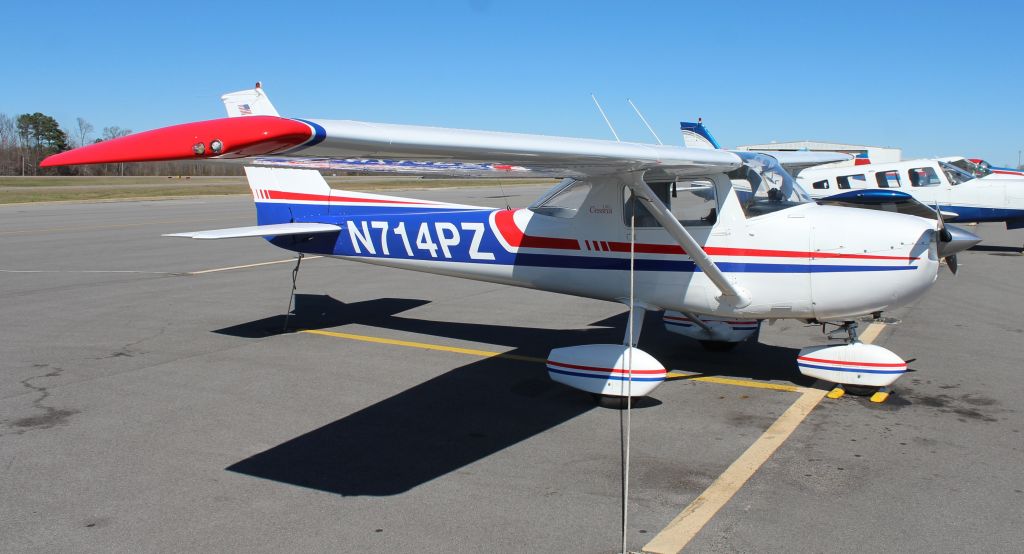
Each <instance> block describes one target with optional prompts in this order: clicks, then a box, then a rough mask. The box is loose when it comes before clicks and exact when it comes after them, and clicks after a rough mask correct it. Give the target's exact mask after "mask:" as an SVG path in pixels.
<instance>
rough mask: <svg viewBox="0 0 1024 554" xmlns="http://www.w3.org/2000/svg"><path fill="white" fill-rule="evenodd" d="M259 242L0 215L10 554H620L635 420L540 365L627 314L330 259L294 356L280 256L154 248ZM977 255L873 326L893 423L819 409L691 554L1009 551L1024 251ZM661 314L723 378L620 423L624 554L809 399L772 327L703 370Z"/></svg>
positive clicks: (997, 233)
mask: <svg viewBox="0 0 1024 554" xmlns="http://www.w3.org/2000/svg"><path fill="white" fill-rule="evenodd" d="M541 190H542V189H540V188H537V187H511V188H506V189H505V190H504V192H505V193H508V194H510V195H511V196H510V198H508V200H507V201H508V202H509V203H510V204H511V205H512V206H513V207H523V206H525V205H527V204H528V203H529V202H530V201H532V200H533V198H535V197H536V196H537V195H538V194H539V192H540V191H541ZM402 194H403V195H406V196H414V197H420V198H426V199H432V200H453V201H459V202H463V203H470V204H482V205H493V206H504V205H505V203H506V199H505V198H502V194H503V193H502V191H500V190H497V189H491V188H487V189H441V190H429V191H428V190H422V191H409V192H405V193H402ZM253 220H254V215H253V208H252V205H251V200H250V199H248V198H244V197H218V198H210V197H207V198H202V199H184V200H167V201H140V202H109V203H90V204H48V205H16V206H0V468H3V470H2V473H0V475H2V477H0V537H2V539H0V550H2V551H11V552H26V551H28V552H54V551H61V552H169V551H175V552H179V551H219V552H253V551H258V552H272V551H302V552H307V551H308V552H357V551H378V552H413V551H415V552H524V551H549V552H614V551H616V550H617V549H618V548H619V543H620V535H619V534H620V524H621V511H620V502H621V500H620V498H621V496H620V495H621V488H622V479H621V462H622V451H621V441H620V439H621V436H622V435H621V433H622V425H623V421H624V420H623V417H624V414H623V412H621V411H619V410H616V409H612V408H609V407H601V406H597V405H595V403H594V402H593V401H592V399H591V398H590V397H589V396H587V395H584V394H582V393H579V392H578V391H574V390H571V389H567V388H565V387H562V386H560V385H557V384H554V383H552V382H550V381H549V380H548V378H547V375H546V371H545V368H544V366H543V364H542V363H538V362H537V361H536V359H538V358H540V359H542V358H543V357H544V356H545V355H546V354H547V352H548V351H549V350H550V349H551V348H553V347H558V346H568V345H575V344H587V343H600V342H619V341H621V339H622V334H623V330H624V326H625V320H626V319H625V314H624V310H623V308H622V307H621V306H619V305H616V304H612V303H605V302H598V301H593V300H585V299H578V298H573V297H568V296H559V295H554V294H549V293H544V292H537V291H530V290H525V289H515V288H511V287H505V286H500V285H492V284H487V283H478V282H473V281H464V280H458V279H452V278H447V277H439V276H432V275H425V274H417V273H411V272H404V271H400V270H394V269H387V268H380V267H375V266H369V265H363V264H358V263H353V262H347V261H340V260H334V259H326V258H320V259H309V260H307V261H304V262H303V264H302V269H301V272H300V273H299V278H298V296H297V306H296V309H295V312H294V315H293V316H291V318H290V321H289V327H290V328H291V329H293V330H291V331H288V332H283V331H282V329H283V328H284V324H285V321H284V318H285V316H284V314H285V312H286V309H287V304H288V299H289V291H290V287H291V272H292V267H293V263H292V261H291V260H289V253H288V252H285V251H282V250H278V249H276V248H274V247H273V246H271V245H269V244H267V243H266V242H265V241H263V240H262V239H239V240H225V241H190V240H185V239H171V238H163V237H161V236H160V234H161V233H171V232H181V231H190V230H200V229H212V228H220V227H232V226H242V225H251V224H252V223H253ZM974 229H975V230H976V231H977V232H978V234H980V235H981V236H983V237H984V238H985V239H986V240H985V242H984V243H982V245H980V246H979V247H976V248H975V249H974V250H972V251H969V252H965V253H962V254H961V255H960V273H959V275H958V276H956V277H954V276H952V275H950V274H949V273H948V272H947V271H945V270H943V272H942V274H941V275H940V278H939V282H938V283H937V285H936V286H935V287H933V289H932V291H931V292H930V293H929V294H928V295H926V296H925V297H924V298H923V299H921V300H920V301H918V302H917V303H916V304H914V305H912V306H910V307H908V308H905V309H901V310H898V311H897V312H894V313H892V314H886V316H887V317H891V318H893V319H895V320H898V322H894V323H892V324H890V325H887V326H886V327H885V330H884V331H883V332H882V333H881V335H880V336H879V337H878V338H877V339H876V341H875V342H876V343H877V344H882V345H884V346H886V347H888V348H890V349H892V350H894V351H895V352H897V353H898V354H900V355H901V356H903V357H904V358H915V361H914V362H913V363H911V368H912V369H913V370H914V372H913V373H911V374H909V375H907V376H905V377H903V378H902V379H901V380H900V381H898V382H897V383H896V387H895V389H896V392H895V394H894V395H893V397H891V398H890V399H889V401H888V402H887V403H885V404H882V405H876V404H871V403H869V402H868V401H867V399H865V398H863V397H856V396H851V395H847V396H846V397H844V398H842V399H839V400H830V399H825V400H823V401H821V403H820V404H817V405H816V407H814V409H813V411H812V412H811V413H810V414H809V415H808V416H807V417H806V418H805V419H801V420H799V421H798V424H796V425H795V429H794V430H792V435H790V436H789V438H788V439H787V440H785V442H784V443H782V444H781V446H780V447H779V448H778V450H777V451H775V452H774V454H772V455H771V456H770V457H769V458H768V460H767V462H766V463H764V465H763V466H760V467H759V468H758V469H757V471H756V472H755V473H754V474H753V477H751V478H750V480H749V481H747V482H746V483H745V484H742V486H741V487H738V489H737V491H736V492H735V495H734V496H732V497H730V499H729V500H728V501H727V502H726V503H725V505H724V507H723V508H722V509H721V510H719V511H717V512H715V513H714V514H713V517H711V518H710V520H709V522H708V523H707V525H706V526H704V527H703V528H702V529H700V530H699V532H697V533H696V535H695V536H694V537H693V538H692V540H691V541H690V542H689V545H688V546H687V551H692V552H790V551H799V552H822V551H839V552H855V551H857V552H859V551H870V550H876V551H936V552H963V551H979V552H980V551H985V552H1007V551H1019V549H1020V544H1021V531H1020V529H1021V526H1022V523H1024V521H1022V520H1024V516H1022V513H1024V511H1022V510H1021V506H1022V505H1024V492H1022V490H1024V471H1022V469H1024V468H1022V465H1024V462H1022V459H1024V458H1022V453H1021V447H1022V444H1024V440H1022V437H1021V434H1020V432H1021V429H1022V427H1024V416H1022V414H1021V411H1020V409H1019V407H1018V402H1019V399H1020V397H1021V396H1022V394H1024V374H1022V372H1021V366H1022V363H1021V361H1022V357H1024V356H1022V355H1024V346H1022V339H1024V323H1021V313H1022V312H1024V310H1022V308H1024V299H1022V295H1021V291H1022V290H1024V284H1022V281H1021V277H1024V271H1022V268H1021V265H1022V264H1024V256H1021V254H1020V247H1021V245H1022V243H1024V232H1021V231H1006V230H1005V229H1003V227H1002V226H1001V225H981V226H979V227H977V228H974ZM277 262H281V263H277ZM254 264H263V265H254ZM239 266H243V267H239ZM225 268H233V269H225ZM658 316H660V314H649V315H648V317H649V319H648V320H647V324H646V325H645V327H644V334H643V337H642V339H641V343H640V346H641V347H642V348H644V349H645V350H647V351H648V352H650V353H651V354H653V355H654V356H655V357H656V358H658V359H659V360H661V361H662V362H664V363H665V364H666V367H669V368H674V369H678V370H681V371H685V372H696V373H701V374H705V375H710V376H715V377H717V378H718V379H717V380H715V379H711V380H694V379H681V380H675V381H670V382H668V383H665V384H664V385H662V386H661V387H660V388H659V389H657V390H656V391H655V392H654V394H653V395H652V398H651V399H649V400H646V401H644V402H641V403H640V405H639V406H638V407H637V408H636V409H635V410H634V411H633V412H632V430H633V433H632V435H633V436H632V462H631V463H632V468H631V481H630V512H629V522H630V525H629V535H628V544H629V547H630V549H632V550H637V551H638V550H641V549H642V548H643V547H644V546H645V545H646V544H648V541H650V540H651V539H652V538H653V537H654V536H655V535H657V534H658V533H660V532H661V531H662V530H663V529H665V527H666V526H667V525H668V524H669V522H670V521H672V520H673V518H675V517H676V516H677V515H678V514H679V513H680V512H681V511H683V509H684V508H686V507H687V506H688V505H690V504H691V502H693V501H694V500H695V499H697V498H698V497H700V496H701V495H702V493H703V492H704V491H705V490H706V489H708V487H709V485H711V484H712V483H713V482H715V480H716V479H718V478H719V476H720V475H722V474H723V472H724V471H725V470H726V469H727V468H729V466H730V465H731V464H733V462H734V461H736V460H737V459H738V458H739V457H740V456H741V455H744V452H745V451H747V449H748V448H751V447H752V445H756V444H759V443H760V441H761V440H763V437H764V436H765V435H766V433H765V431H766V429H768V428H769V426H772V425H773V423H775V422H776V421H777V420H778V419H779V417H780V416H781V415H782V414H783V413H784V412H786V411H787V409H788V408H789V407H790V406H791V405H793V403H794V401H796V400H797V398H798V397H800V394H801V393H800V392H794V391H795V390H796V389H798V388H799V387H810V386H812V385H813V383H812V382H810V381H808V380H805V379H803V378H802V377H800V376H799V374H798V373H797V372H796V369H795V363H794V358H795V356H796V351H797V349H799V348H800V347H802V346H808V345H812V344H820V343H822V342H823V339H822V337H821V334H820V329H819V328H818V327H814V326H806V325H803V324H800V323H796V322H780V323H778V324H776V325H773V326H765V328H764V330H763V332H762V335H761V341H760V342H759V343H745V344H742V345H740V346H739V347H738V348H737V349H735V350H734V351H733V352H729V353H710V352H706V351H704V350H702V349H701V348H700V347H699V346H698V345H697V344H696V343H694V342H692V341H689V340H687V339H683V338H681V337H677V336H675V335H670V334H668V333H666V332H665V331H664V330H663V329H662V327H661V325H660V323H659V322H658V320H657V317H658ZM294 329H306V330H310V331H316V332H295V331H294ZM492 353H504V354H506V356H504V357H501V356H493V355H491V354H492ZM766 385H767V387H766ZM773 385H778V387H776V388H771V386H773ZM786 388H789V389H793V390H779V389H786ZM799 390H807V389H804V388H800V389H799Z"/></svg>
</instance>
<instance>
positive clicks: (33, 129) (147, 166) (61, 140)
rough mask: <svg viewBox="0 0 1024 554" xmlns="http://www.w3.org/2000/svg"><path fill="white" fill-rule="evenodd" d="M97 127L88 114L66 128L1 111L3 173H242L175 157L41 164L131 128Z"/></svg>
mask: <svg viewBox="0 0 1024 554" xmlns="http://www.w3.org/2000/svg"><path fill="white" fill-rule="evenodd" d="M95 130H96V129H95V127H93V125H92V123H89V121H87V120H86V119H85V118H82V117H79V118H76V120H75V127H74V128H72V129H65V128H63V127H61V125H60V124H59V123H58V122H57V120H56V119H54V118H53V117H51V116H49V115H46V114H44V113H40V112H36V113H31V114H29V113H24V114H20V115H18V116H16V117H11V116H9V115H7V114H5V113H0V176H2V175H25V176H34V175H95V176H112V175H124V176H141V175H171V176H173V175H187V176H209V175H241V174H242V168H241V167H239V166H235V165H229V164H216V163H201V162H198V161H187V160H186V161H175V162H156V163H144V164H143V163H123V164H122V163H116V164H96V165H83V166H75V167H51V168H41V167H39V162H41V161H42V160H43V159H44V158H46V157H47V156H50V155H53V154H57V153H58V152H64V151H65V150H70V149H72V148H77V147H79V146H83V145H86V144H93V143H97V142H103V141H105V140H111V139H115V138H118V137H123V136H126V135H130V134H131V133H132V130H131V129H123V128H121V127H116V126H115V127H104V128H103V130H102V131H101V132H100V133H99V134H98V135H96V134H95Z"/></svg>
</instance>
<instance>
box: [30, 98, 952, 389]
mask: <svg viewBox="0 0 1024 554" xmlns="http://www.w3.org/2000/svg"><path fill="white" fill-rule="evenodd" d="M223 100H224V103H225V105H226V107H227V110H228V114H229V116H231V117H229V118H226V119H217V120H211V121H201V122H196V123H187V124H184V125H177V126H173V127H166V128H162V129H156V130H153V131H147V132H143V133H138V134H135V135H129V136H126V137H122V138H118V139H114V140H110V141H106V142H102V143H98V144H93V145H89V146H85V147H82V148H78V149H75V150H71V151H68V152H63V153H60V154H56V155H54V156H51V157H49V158H47V159H46V160H44V161H43V163H42V164H41V165H42V166H59V165H72V164H90V163H110V162H135V161H156V160H181V159H195V160H237V161H238V162H240V163H243V164H245V172H246V176H247V178H248V181H249V185H250V187H251V189H252V193H253V196H254V198H255V202H256V218H257V225H255V226H252V227H241V228H234V229H219V230H213V231H198V232H192V233H180V234H177V235H174V236H183V237H191V238H197V239H219V238H233V237H253V236H264V237H267V240H269V241H270V242H271V243H273V244H274V245H276V246H279V247H281V248H284V249H287V250H292V251H295V252H300V253H306V254H320V255H325V256H333V257H338V258H342V259H347V260H356V261H361V262H368V263H373V264H378V265H383V266H391V267H398V268H403V269H412V270H416V271H424V272H429V273H437V274H443V275H450V276H455V277H464V278H468V279H476V280H481V281H490V282H495V283H504V284H508V285H515V286H521V287H530V288H536V289H543V290H548V291H554V292H560V293H565V294H571V295H576V296H583V297H590V298H598V299H603V300H609V301H613V302H621V303H624V304H626V305H627V306H630V307H631V308H632V310H634V313H635V315H634V316H633V317H631V318H630V328H629V329H627V331H626V334H625V338H624V340H623V343H624V344H622V345H608V344H598V345H586V346H575V347H569V348H559V349H555V350H552V352H551V354H550V355H549V358H548V369H549V373H550V376H551V378H552V379H554V380H555V381H559V382H561V383H564V384H566V385H569V386H572V387H575V388H578V389H581V390H584V391H588V392H591V393H596V394H600V395H610V396H642V395H646V394H648V393H650V392H651V391H652V390H653V389H654V388H655V387H656V386H658V385H659V384H660V383H661V382H663V381H664V380H665V377H666V370H665V368H664V366H663V365H662V364H661V363H659V362H658V361H657V360H655V359H654V358H653V357H652V356H650V355H648V354H646V353H645V352H643V351H641V350H639V349H637V348H635V346H636V344H637V342H638V340H639V335H640V323H642V321H643V314H644V312H645V310H656V309H664V310H668V312H667V315H666V322H667V323H669V324H671V325H674V326H680V327H681V326H686V325H689V326H692V327H694V328H695V330H694V331H692V333H691V336H695V337H697V338H703V339H706V340H711V341H728V340H732V336H731V335H730V333H733V331H734V329H733V325H735V324H736V322H737V321H739V322H740V323H743V324H744V325H743V326H745V327H746V328H748V329H740V331H741V332H743V333H748V334H749V332H750V331H749V328H755V329H756V326H757V325H759V323H760V321H762V320H765V319H782V318H791V319H800V320H808V321H820V322H824V321H837V322H844V327H843V328H844V329H845V330H847V331H848V338H849V342H848V343H846V344H843V345H839V346H831V347H826V346H817V347H811V348H807V349H804V350H802V351H801V352H800V355H799V358H798V365H799V368H800V371H801V372H803V373H804V374H806V375H809V376H813V377H817V378H822V379H825V380H828V381H832V382H836V383H853V384H859V385H865V386H870V387H885V386H888V385H890V384H891V383H892V382H893V381H895V380H896V379H897V378H898V377H899V376H900V375H902V374H903V373H904V372H906V370H907V364H906V362H904V361H903V360H902V359H901V358H900V357H899V356H897V355H896V354H894V353H892V352H890V351H889V350H886V349H884V348H882V347H880V346H875V345H868V344H863V343H860V342H858V341H857V339H856V333H855V323H853V320H854V319H855V318H857V317H859V316H863V315H866V314H878V313H880V312H882V311H885V310H889V309H891V308H894V307H897V306H901V305H904V304H906V303H908V302H911V301H913V300H914V299H916V298H917V297H919V296H920V295H921V294H923V293H924V292H925V291H926V290H928V288H929V287H930V286H931V285H932V283H934V282H935V280H936V277H937V271H938V267H939V258H940V256H945V255H949V254H951V253H952V251H951V250H955V249H957V248H961V247H962V246H963V245H961V244H959V243H955V242H944V241H943V234H942V233H941V232H940V227H937V222H936V221H935V220H929V219H925V218H921V217H916V216H911V215H906V214H901V213H889V212H885V211H867V210H861V209H849V208H845V207H838V206H821V205H818V204H816V203H814V202H812V201H811V200H810V198H809V197H808V196H807V194H806V192H805V191H804V190H802V189H801V187H800V185H798V184H797V183H796V181H795V180H794V179H793V178H792V177H791V176H790V175H789V174H788V173H787V172H786V171H785V170H783V168H782V167H781V166H780V163H779V162H780V161H782V162H784V163H787V164H793V165H796V166H801V165H802V166H809V165H814V164H818V163H826V162H830V161H836V160H839V159H842V155H838V156H837V155H835V154H820V153H807V152H794V153H788V154H786V155H780V156H777V157H772V156H767V155H764V154H757V153H749V152H729V151H723V150H702V149H695V148H684V147H676V146H661V145H658V146H655V145H648V144H638V143H626V142H612V141H604V140H591V139H576V138H561V137H550V136H539V135H526V134H512V133H497V132H487V131H470V130H457V129H444V128H434V127H416V126H407V125H391V124H377V123H363V122H357V121H336V120H306V119H289V118H283V117H279V116H278V114H277V111H276V110H275V109H274V107H273V105H271V103H270V101H269V99H268V98H267V96H266V94H265V92H264V91H263V90H262V89H261V88H260V86H259V85H258V84H257V87H256V88H255V89H253V90H246V91H241V92H235V93H230V94H227V95H225V96H224V97H223ZM777 158H779V159H777ZM319 169H359V170H364V171H366V170H369V171H373V170H376V171H385V172H393V173H413V174H453V175H461V176H479V175H486V176H500V175H505V174H512V175H525V176H557V177H563V178H564V180H563V181H562V183H561V184H559V185H557V186H556V187H554V188H553V189H551V190H550V191H549V192H548V193H547V194H545V195H544V196H542V197H541V198H540V199H538V200H537V201H536V202H535V203H534V204H533V205H531V206H530V207H529V208H528V209H520V210H510V209H508V210H495V209H491V208H482V207H476V206H466V205H459V204H447V203H440V202H431V201H425V200H416V199H412V198H400V197H392V196H382V195H377V194H368V193H359V192H347V191H341V190H334V189H332V188H330V187H329V186H328V185H327V183H326V182H325V181H324V179H323V177H322V176H321V174H320V172H319V171H318V170H319ZM730 172H732V173H734V174H735V173H742V174H743V175H744V176H745V177H746V178H747V180H748V181H749V182H751V183H754V186H753V193H752V194H748V198H747V199H746V200H745V201H743V202H741V201H740V199H739V198H738V196H737V194H736V192H735V191H734V189H733V185H732V182H731V181H730V178H729V176H727V175H726V174H727V173H730ZM631 284H635V287H632V286H631ZM631 291H634V292H632V293H631ZM698 314H700V315H701V316H704V317H706V318H707V321H705V320H704V319H702V318H701V317H698ZM668 318H676V319H677V320H676V321H673V320H671V319H668ZM716 318H727V319H726V323H720V322H719V321H718V319H716ZM634 322H635V323H634Z"/></svg>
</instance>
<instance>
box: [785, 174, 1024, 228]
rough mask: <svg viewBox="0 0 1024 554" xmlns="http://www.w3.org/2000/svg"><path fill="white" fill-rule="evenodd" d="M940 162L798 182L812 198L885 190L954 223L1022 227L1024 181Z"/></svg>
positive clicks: (812, 176)
mask: <svg viewBox="0 0 1024 554" xmlns="http://www.w3.org/2000/svg"><path fill="white" fill-rule="evenodd" d="M958 169H959V168H956V167H951V164H948V163H945V162H943V161H941V160H929V159H923V160H910V161H904V162H893V163H884V164H871V165H859V166H852V167H824V168H811V169H806V170H804V171H803V172H802V173H800V175H799V177H798V180H799V181H800V182H801V183H802V184H803V185H804V187H805V188H806V189H807V190H808V192H810V194H811V196H812V197H814V198H826V197H829V196H832V195H834V194H838V193H842V192H845V191H847V190H857V189H879V188H880V189H888V190H897V191H901V192H906V193H908V194H910V195H911V196H913V197H914V198H916V199H917V200H919V201H920V202H922V203H924V204H927V205H929V206H932V207H934V206H939V207H940V209H941V210H942V212H943V213H944V214H946V215H945V219H946V220H948V221H952V222H960V223H974V222H992V221H996V222H1002V221H1005V222H1006V224H1007V227H1009V228H1017V227H1021V226H1024V179H1020V178H1012V177H1014V176H1006V175H997V174H995V173H993V174H990V175H988V176H985V177H980V178H971V177H972V176H971V175H969V174H964V172H962V171H958Z"/></svg>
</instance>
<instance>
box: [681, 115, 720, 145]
mask: <svg viewBox="0 0 1024 554" xmlns="http://www.w3.org/2000/svg"><path fill="white" fill-rule="evenodd" d="M679 128H680V129H681V130H682V132H683V144H685V145H686V147H687V148H705V149H708V150H718V149H720V148H722V147H721V146H719V145H718V141H717V140H715V137H714V136H712V135H711V131H708V128H707V127H705V126H704V122H703V121H701V119H700V118H697V122H696V123H691V122H689V121H681V122H680V123H679Z"/></svg>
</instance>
